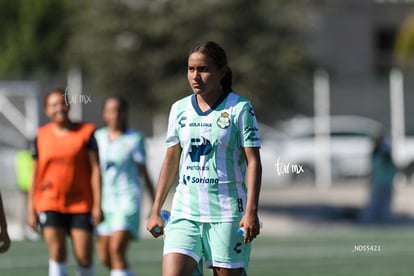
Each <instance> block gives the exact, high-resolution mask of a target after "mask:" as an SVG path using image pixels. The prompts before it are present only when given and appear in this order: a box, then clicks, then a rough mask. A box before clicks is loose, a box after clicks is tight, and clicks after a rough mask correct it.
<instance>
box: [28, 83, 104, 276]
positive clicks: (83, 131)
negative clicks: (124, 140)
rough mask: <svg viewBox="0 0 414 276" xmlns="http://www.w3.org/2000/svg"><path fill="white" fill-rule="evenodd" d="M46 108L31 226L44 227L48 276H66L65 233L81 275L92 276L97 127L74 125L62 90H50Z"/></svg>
mask: <svg viewBox="0 0 414 276" xmlns="http://www.w3.org/2000/svg"><path fill="white" fill-rule="evenodd" d="M44 105H45V113H46V115H47V116H48V117H49V118H50V120H51V122H50V123H48V124H46V125H44V126H43V127H41V128H39V130H38V132H37V136H36V141H35V148H34V150H33V157H34V167H33V168H34V172H33V182H34V183H33V184H32V186H31V188H30V190H29V193H28V223H29V225H30V226H31V227H32V228H33V229H34V230H36V229H37V225H38V224H39V225H40V227H41V230H42V234H43V237H44V239H45V241H46V244H47V247H48V249H49V275H50V276H52V275H53V276H56V275H57V276H60V275H62V276H63V275H68V273H67V268H66V260H67V250H66V235H69V236H70V237H71V239H72V245H73V251H74V255H75V259H76V261H77V263H78V267H77V270H78V275H81V276H89V275H94V271H93V262H92V252H93V228H94V224H98V223H100V222H101V221H102V210H101V180H100V171H99V162H98V149H97V143H96V140H95V138H94V135H93V132H94V129H95V128H94V126H93V125H92V124H87V123H73V122H71V121H70V119H69V117H68V113H69V105H68V104H67V101H66V100H65V92H64V91H63V90H60V89H55V90H53V91H51V92H49V93H48V94H47V96H46V98H45V103H44Z"/></svg>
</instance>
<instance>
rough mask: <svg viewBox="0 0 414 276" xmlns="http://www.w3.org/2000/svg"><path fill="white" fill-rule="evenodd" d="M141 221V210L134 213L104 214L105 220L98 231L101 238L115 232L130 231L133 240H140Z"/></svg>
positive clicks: (98, 227)
mask: <svg viewBox="0 0 414 276" xmlns="http://www.w3.org/2000/svg"><path fill="white" fill-rule="evenodd" d="M139 221H140V211H139V209H137V210H135V211H133V212H122V211H118V212H104V220H103V221H102V222H101V223H100V224H99V225H98V226H97V228H96V230H97V233H98V235H99V236H110V235H112V233H113V232H115V231H129V232H130V233H131V235H132V238H133V239H138V238H139Z"/></svg>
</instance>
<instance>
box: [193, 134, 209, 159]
mask: <svg viewBox="0 0 414 276" xmlns="http://www.w3.org/2000/svg"><path fill="white" fill-rule="evenodd" d="M212 149H213V147H212V145H211V143H210V141H209V140H208V139H206V138H204V137H201V138H191V147H190V152H189V154H190V158H191V161H192V162H200V158H201V156H207V155H208V154H209V153H210V152H211V150H212Z"/></svg>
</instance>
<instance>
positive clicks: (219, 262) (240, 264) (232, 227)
mask: <svg viewBox="0 0 414 276" xmlns="http://www.w3.org/2000/svg"><path fill="white" fill-rule="evenodd" d="M238 228H239V221H234V222H219V223H203V222H196V221H191V220H187V219H179V218H177V219H175V218H173V217H171V219H170V221H169V222H168V224H167V227H166V228H165V237H164V255H165V254H168V253H181V254H184V255H187V256H190V257H191V258H193V259H194V260H195V261H196V262H197V263H199V262H200V261H201V260H202V258H203V257H204V259H205V262H206V266H207V267H209V268H212V267H222V268H230V269H233V268H244V272H245V273H246V272H247V269H248V264H249V259H250V249H251V244H250V243H249V244H244V242H243V236H241V235H240V234H238V233H237V229H238Z"/></svg>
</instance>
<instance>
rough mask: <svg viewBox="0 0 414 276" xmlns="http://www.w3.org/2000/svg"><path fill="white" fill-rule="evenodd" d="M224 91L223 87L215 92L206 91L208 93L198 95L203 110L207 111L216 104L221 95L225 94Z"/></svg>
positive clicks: (199, 104)
mask: <svg viewBox="0 0 414 276" xmlns="http://www.w3.org/2000/svg"><path fill="white" fill-rule="evenodd" d="M223 94H224V91H223V90H222V89H219V90H217V91H214V92H210V93H206V94H201V95H200V94H199V95H197V96H196V99H197V104H198V107H199V108H200V110H201V111H203V112H204V111H207V110H209V109H210V108H211V107H212V106H214V105H215V104H216V103H217V101H218V100H219V99H220V97H221V96H223Z"/></svg>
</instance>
